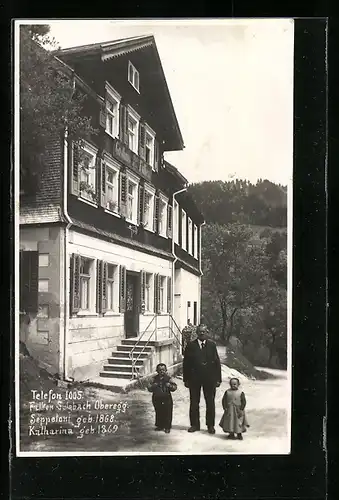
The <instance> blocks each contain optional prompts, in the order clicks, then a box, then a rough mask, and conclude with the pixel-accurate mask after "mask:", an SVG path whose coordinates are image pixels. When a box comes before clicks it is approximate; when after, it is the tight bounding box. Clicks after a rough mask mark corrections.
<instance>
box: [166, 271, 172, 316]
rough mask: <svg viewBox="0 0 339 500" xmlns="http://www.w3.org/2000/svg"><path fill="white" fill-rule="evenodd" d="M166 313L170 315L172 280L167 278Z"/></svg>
mask: <svg viewBox="0 0 339 500" xmlns="http://www.w3.org/2000/svg"><path fill="white" fill-rule="evenodd" d="M167 312H168V313H169V314H171V313H172V278H167Z"/></svg>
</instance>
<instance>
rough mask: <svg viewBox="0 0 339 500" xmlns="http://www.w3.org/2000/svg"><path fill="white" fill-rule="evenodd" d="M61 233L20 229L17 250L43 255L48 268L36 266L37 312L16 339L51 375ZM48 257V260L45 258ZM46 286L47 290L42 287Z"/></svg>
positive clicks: (55, 366) (55, 357)
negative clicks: (24, 345)
mask: <svg viewBox="0 0 339 500" xmlns="http://www.w3.org/2000/svg"><path fill="white" fill-rule="evenodd" d="M62 241H63V231H62V230H61V229H60V227H40V228H37V227H35V228H30V227H22V228H20V250H30V251H38V252H39V255H41V254H45V257H44V258H45V259H47V258H48V266H44V267H41V266H39V285H40V287H41V285H44V287H43V288H41V289H43V290H46V291H39V293H38V306H39V311H38V313H37V314H33V313H30V317H29V319H30V322H29V324H28V322H27V321H25V324H23V325H22V328H20V340H21V341H23V342H25V344H26V346H27V348H28V351H29V352H30V354H31V355H32V356H33V357H34V358H36V359H37V360H38V361H39V363H40V364H41V365H42V366H43V367H44V368H46V370H48V371H49V372H51V373H59V359H60V356H59V351H60V309H61V308H60V303H61V300H60V299H61V295H60V256H61V245H62ZM47 256H48V257H47ZM46 287H47V288H46Z"/></svg>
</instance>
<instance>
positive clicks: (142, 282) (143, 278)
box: [140, 271, 146, 310]
mask: <svg viewBox="0 0 339 500" xmlns="http://www.w3.org/2000/svg"><path fill="white" fill-rule="evenodd" d="M145 299H146V272H145V271H140V305H141V306H142V304H145ZM141 310H143V309H142V308H141Z"/></svg>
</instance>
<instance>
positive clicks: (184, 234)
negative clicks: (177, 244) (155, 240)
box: [181, 210, 187, 250]
mask: <svg viewBox="0 0 339 500" xmlns="http://www.w3.org/2000/svg"><path fill="white" fill-rule="evenodd" d="M181 246H182V248H183V249H184V250H187V227H186V212H185V211H184V210H182V212H181Z"/></svg>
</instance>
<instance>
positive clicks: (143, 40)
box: [54, 35, 184, 150]
mask: <svg viewBox="0 0 339 500" xmlns="http://www.w3.org/2000/svg"><path fill="white" fill-rule="evenodd" d="M147 47H151V48H153V52H154V56H155V60H156V63H157V65H158V66H159V69H160V72H159V73H160V75H161V84H162V86H163V89H164V94H165V100H166V101H167V103H168V111H169V119H171V120H172V123H173V126H172V127H171V129H172V130H173V132H174V134H173V135H174V137H175V139H174V140H173V141H172V142H173V145H172V147H171V148H170V149H169V150H181V149H183V148H184V141H183V137H182V134H181V131H180V127H179V123H178V120H177V117H176V114H175V110H174V106H173V103H172V99H171V95H170V92H169V89H168V85H167V82H166V78H165V73H164V70H163V67H162V64H161V59H160V56H159V52H158V49H157V46H156V43H155V38H154V36H153V35H145V36H136V37H131V38H122V39H118V40H113V41H110V42H102V43H94V44H90V45H81V46H78V47H70V48H66V49H61V50H58V51H55V52H54V54H55V55H56V56H57V57H59V58H61V59H63V60H65V61H66V62H67V63H68V64H71V62H72V60H77V59H79V58H82V57H84V56H92V55H93V56H97V55H99V56H100V57H101V60H102V61H103V62H105V61H109V60H111V59H113V58H116V57H119V56H122V55H126V54H129V53H131V52H136V51H139V50H142V49H145V48H147Z"/></svg>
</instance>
